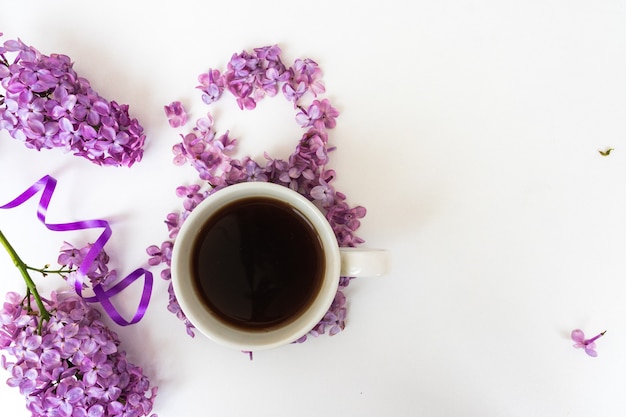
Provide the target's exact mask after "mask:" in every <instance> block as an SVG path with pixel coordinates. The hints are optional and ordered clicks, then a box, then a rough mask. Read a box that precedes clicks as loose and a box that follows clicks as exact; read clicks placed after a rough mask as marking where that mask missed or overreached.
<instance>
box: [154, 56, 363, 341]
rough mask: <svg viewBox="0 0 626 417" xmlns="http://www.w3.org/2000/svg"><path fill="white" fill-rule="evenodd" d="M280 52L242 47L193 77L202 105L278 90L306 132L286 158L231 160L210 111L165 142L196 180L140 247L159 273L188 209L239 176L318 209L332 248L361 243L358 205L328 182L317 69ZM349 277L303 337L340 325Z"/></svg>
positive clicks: (253, 100)
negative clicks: (161, 235) (153, 238)
mask: <svg viewBox="0 0 626 417" xmlns="http://www.w3.org/2000/svg"><path fill="white" fill-rule="evenodd" d="M280 54H281V50H280V48H279V47H278V46H276V45H272V46H266V47H263V48H256V49H254V51H253V52H248V51H243V52H241V53H239V54H234V55H232V57H231V59H230V61H229V62H228V64H227V68H226V71H224V72H223V73H221V72H220V71H218V70H215V69H210V70H208V71H207V72H206V73H204V74H201V75H200V76H199V77H198V80H199V82H200V85H199V86H198V87H197V88H198V89H200V90H201V91H202V100H203V101H204V102H205V103H206V104H211V103H213V102H215V101H217V100H219V99H220V97H221V96H222V94H223V92H224V91H228V92H230V93H231V94H233V95H234V96H235V98H236V101H237V104H238V106H239V108H240V109H242V110H252V109H254V108H255V107H256V104H257V103H258V102H259V101H260V100H262V99H263V98H265V97H273V96H275V95H277V94H278V93H279V92H282V93H283V95H284V97H285V98H286V99H287V100H288V101H290V102H292V103H293V106H294V109H296V111H297V114H296V116H295V121H296V123H298V124H299V125H300V126H301V127H302V128H303V129H305V131H304V133H303V135H302V137H301V138H300V140H299V141H298V142H297V144H296V147H295V150H294V152H293V153H292V154H291V155H289V156H288V157H287V158H286V159H275V158H272V157H271V156H270V155H268V154H267V153H266V154H265V155H264V157H265V158H264V159H265V160H264V161H260V162H259V161H255V160H253V159H252V158H251V157H249V156H245V157H243V158H241V159H238V158H235V156H234V151H235V147H236V140H235V139H233V138H231V137H230V136H229V132H228V131H227V132H225V133H223V134H218V132H217V131H216V130H215V127H214V123H213V117H212V116H211V114H210V113H209V114H207V116H206V117H203V118H200V119H198V121H197V122H196V126H195V127H194V128H193V129H192V130H191V131H190V132H189V133H187V134H184V135H181V138H182V140H181V141H180V142H179V143H177V144H175V145H174V146H173V148H172V150H173V153H174V164H176V165H178V166H181V165H184V164H186V163H188V164H190V165H191V166H192V167H194V168H195V169H196V171H197V173H198V177H199V179H200V180H201V185H195V186H181V187H178V188H177V190H176V194H177V195H178V197H180V198H182V199H183V204H182V205H183V210H182V211H181V212H179V213H170V214H168V215H167V218H166V220H165V224H166V226H167V229H168V232H169V238H170V239H169V240H166V241H165V242H163V243H162V244H161V245H158V246H157V245H151V246H150V247H148V248H147V250H146V251H147V254H148V255H149V257H150V258H149V261H148V262H149V264H150V265H153V266H157V265H163V266H164V269H163V270H162V272H161V277H162V278H163V279H165V280H168V281H170V280H171V272H170V267H171V252H172V247H173V246H174V245H175V240H176V235H177V233H178V230H179V229H180V227H181V225H182V224H183V223H184V221H185V219H186V218H187V217H188V216H189V213H190V212H191V211H192V210H193V209H194V208H195V207H196V206H197V204H198V203H199V202H200V201H202V200H203V199H205V198H207V197H209V196H210V195H211V194H212V193H213V192H215V191H216V190H218V189H220V188H223V187H226V186H229V185H232V184H236V183H239V182H244V181H270V182H273V183H276V184H281V185H283V186H286V187H289V188H291V189H293V190H295V191H297V192H299V193H300V194H302V195H304V196H305V197H307V198H308V199H309V200H311V201H313V202H315V203H316V204H317V205H318V207H320V209H321V210H322V211H323V212H324V213H325V215H326V218H327V219H328V222H329V223H330V225H331V227H332V228H333V230H334V232H335V235H336V237H337V241H338V243H339V246H351V247H352V246H356V245H358V244H360V243H362V242H363V239H361V238H359V237H358V236H356V235H355V232H356V230H357V229H358V228H359V226H360V219H362V218H363V217H364V216H365V214H366V210H365V208H364V207H362V206H356V207H351V206H349V205H348V203H347V202H346V196H345V195H344V194H343V193H341V192H338V191H337V190H335V188H334V185H333V181H334V180H335V178H336V174H335V171H334V170H332V169H329V168H328V167H327V164H328V161H329V156H328V155H329V152H331V151H332V150H333V149H334V147H332V146H329V144H328V133H327V130H328V129H332V128H334V127H335V125H336V118H337V116H338V115H339V112H338V111H337V110H336V109H335V108H334V107H333V106H332V105H331V103H330V101H329V100H328V99H317V97H318V95H320V94H322V93H324V92H325V87H324V83H323V81H322V71H321V69H320V67H319V66H318V64H317V63H316V62H315V61H313V60H311V59H297V60H295V62H294V64H293V65H292V66H291V67H287V66H286V65H285V64H284V63H283V62H282V60H281V56H280ZM311 96H312V97H313V98H314V99H313V100H312V102H311V103H310V104H308V105H307V104H305V103H304V102H303V101H304V100H305V99H306V98H307V97H311ZM351 279H352V278H351V277H340V281H339V282H340V283H339V288H338V291H337V294H336V296H335V299H334V301H333V303H332V305H331V307H330V308H329V311H328V312H327V314H326V315H325V316H324V318H323V319H322V320H321V321H320V322H319V323H318V324H317V325H316V326H315V327H314V328H313V329H311V331H310V332H309V333H308V335H310V336H318V335H320V334H325V333H328V334H329V335H331V336H332V335H335V334H337V333H339V332H340V331H342V330H343V329H344V327H345V319H346V313H347V309H346V297H345V295H344V294H343V292H342V291H343V289H344V288H345V287H347V286H348V285H349V283H350V281H351ZM168 291H169V304H168V310H169V311H171V312H172V313H174V314H175V315H176V316H177V317H178V318H179V319H180V320H182V321H183V322H184V323H185V326H186V330H187V333H188V334H189V335H191V336H193V335H194V333H193V330H194V328H193V325H192V324H191V323H190V322H189V320H188V319H187V318H186V317H185V314H184V312H183V311H182V310H181V308H180V305H179V304H178V301H177V300H176V297H175V295H174V292H173V289H172V283H171V281H170V283H169V289H168ZM306 338H307V335H305V336H303V337H301V338H300V339H299V340H297V341H296V342H298V343H300V342H304V341H305V340H306Z"/></svg>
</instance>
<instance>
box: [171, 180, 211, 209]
mask: <svg viewBox="0 0 626 417" xmlns="http://www.w3.org/2000/svg"><path fill="white" fill-rule="evenodd" d="M199 191H200V186H199V185H198V184H193V185H190V186H183V185H181V186H180V187H178V188H176V195H177V196H178V197H183V198H184V201H183V207H184V208H185V210H189V211H191V210H193V209H194V208H195V207H196V206H197V205H198V204H200V203H201V202H202V200H204V199H205V198H206V193H205V192H199Z"/></svg>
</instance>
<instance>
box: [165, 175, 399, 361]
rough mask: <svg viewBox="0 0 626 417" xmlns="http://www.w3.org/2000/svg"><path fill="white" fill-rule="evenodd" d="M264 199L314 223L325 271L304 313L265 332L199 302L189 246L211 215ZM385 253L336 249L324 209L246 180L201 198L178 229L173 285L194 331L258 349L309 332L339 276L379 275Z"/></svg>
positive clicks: (229, 344) (279, 187)
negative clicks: (232, 320) (233, 205)
mask: <svg viewBox="0 0 626 417" xmlns="http://www.w3.org/2000/svg"><path fill="white" fill-rule="evenodd" d="M252 197H263V198H270V199H274V200H278V201H280V202H282V203H286V204H288V205H289V206H291V207H292V208H293V209H295V210H297V211H298V212H299V213H300V214H301V215H302V216H304V217H305V218H306V219H307V220H308V222H310V224H311V225H312V226H313V228H314V229H315V231H316V232H317V235H318V237H319V240H320V242H321V246H322V252H323V257H324V260H325V262H324V264H325V265H324V267H325V269H324V272H323V277H322V280H321V288H320V289H319V291H318V292H317V296H316V297H315V298H314V300H313V301H312V302H311V303H310V304H309V306H308V307H307V308H306V310H305V311H304V312H303V313H300V314H299V315H298V317H296V318H295V319H293V320H291V321H289V322H287V323H285V325H284V326H279V327H277V328H271V329H267V330H258V329H255V330H250V329H242V328H240V327H237V326H233V325H230V324H229V323H227V322H225V321H224V320H222V319H220V318H219V317H218V316H217V315H216V314H215V313H214V312H213V311H212V310H211V309H210V308H209V307H208V306H207V305H206V303H205V302H203V300H202V296H200V295H199V293H198V291H197V290H196V287H195V284H194V282H193V278H192V277H193V274H194V272H193V254H192V252H193V246H194V244H195V242H196V239H197V237H198V234H199V233H200V232H201V231H202V230H203V225H204V224H205V223H206V222H207V220H208V219H210V218H211V216H212V215H213V214H214V213H216V212H217V211H219V210H220V209H222V208H224V207H225V206H227V205H231V203H233V202H235V201H237V200H243V199H248V198H252ZM387 264H388V254H387V252H386V251H384V250H379V249H360V248H339V246H338V244H337V239H336V238H335V234H334V232H333V230H332V228H331V226H330V224H329V223H328V221H327V220H326V218H325V217H324V215H323V213H322V212H321V211H320V210H319V209H318V208H317V207H316V206H315V205H314V204H313V203H312V202H310V201H309V200H307V199H306V198H305V197H303V196H302V195H300V194H299V193H297V192H295V191H293V190H291V189H289V188H288V187H284V186H282V185H277V184H273V183H267V182H245V183H241V184H235V185H231V186H228V187H226V188H223V189H221V190H218V191H216V192H215V193H213V194H212V195H210V196H209V197H208V198H206V199H205V200H204V201H203V202H201V203H200V204H199V205H198V206H197V207H196V208H195V209H194V210H193V211H192V212H191V214H190V215H189V217H188V218H187V219H186V220H185V222H184V224H183V226H182V227H181V229H180V231H179V233H178V236H177V238H176V242H175V244H174V249H173V254H172V283H173V287H174V293H175V295H176V298H177V300H178V303H179V304H180V306H181V309H182V310H183V312H184V313H185V315H186V316H187V318H188V319H189V321H190V322H191V323H192V324H193V325H194V326H195V327H196V329H197V330H198V331H200V332H201V333H202V334H204V335H205V336H207V337H208V338H210V339H211V340H213V341H215V342H216V343H219V344H221V345H224V346H227V347H230V348H234V349H238V350H243V351H259V350H264V349H270V348H275V347H278V346H281V345H285V344H289V343H292V342H294V341H295V340H297V339H299V338H300V337H302V336H303V335H305V334H306V333H308V332H309V331H310V330H311V329H313V327H314V326H315V325H316V324H318V323H319V321H320V320H321V319H322V318H323V317H324V315H325V314H326V312H327V311H328V309H329V308H330V305H331V303H332V301H333V299H334V297H335V294H336V292H337V289H338V286H339V277H340V276H350V277H364V276H372V277H374V276H380V275H383V274H384V273H385V272H386V270H387V266H388V265H387Z"/></svg>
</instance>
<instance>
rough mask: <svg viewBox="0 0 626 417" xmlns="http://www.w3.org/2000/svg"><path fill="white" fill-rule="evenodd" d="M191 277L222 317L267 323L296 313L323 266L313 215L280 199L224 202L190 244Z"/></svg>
mask: <svg viewBox="0 0 626 417" xmlns="http://www.w3.org/2000/svg"><path fill="white" fill-rule="evenodd" d="M192 250H193V254H192V262H193V268H194V285H195V288H196V291H197V292H198V293H199V294H200V295H201V297H202V298H203V299H204V302H205V304H206V306H207V307H208V308H209V309H210V310H211V311H212V312H213V313H214V314H215V315H216V316H217V317H219V318H220V319H221V320H222V321H224V322H227V323H229V324H231V325H234V326H236V327H240V328H244V329H246V330H254V329H257V330H266V329H271V328H273V327H277V326H280V325H283V324H285V323H287V322H289V321H292V320H293V319H295V318H297V317H298V316H299V315H300V314H301V313H302V312H303V311H304V310H305V309H306V308H307V307H308V306H309V305H310V303H311V302H312V301H313V299H314V298H315V296H316V295H317V292H318V291H319V288H320V287H321V281H322V277H323V274H324V268H325V261H324V256H323V252H322V246H321V242H320V240H319V237H318V236H317V233H316V232H315V230H314V229H313V226H312V225H311V224H310V222H309V221H308V220H307V219H306V218H305V217H303V216H302V214H301V213H300V212H299V211H297V210H296V209H294V208H293V207H291V206H290V205H288V204H285V203H283V202H281V201H277V200H273V199H270V198H266V197H249V198H245V199H242V200H238V201H235V202H233V203H230V204H229V205H227V206H225V207H223V208H221V209H220V210H218V212H216V213H215V214H214V215H212V216H211V218H210V219H208V220H207V221H206V223H205V224H204V225H203V226H202V230H201V232H200V234H199V235H198V238H196V241H195V242H194V245H193V249H192Z"/></svg>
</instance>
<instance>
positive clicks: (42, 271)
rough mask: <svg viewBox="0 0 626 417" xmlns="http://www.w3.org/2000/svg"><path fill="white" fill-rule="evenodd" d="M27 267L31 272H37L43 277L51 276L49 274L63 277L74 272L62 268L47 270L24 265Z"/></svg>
mask: <svg viewBox="0 0 626 417" xmlns="http://www.w3.org/2000/svg"><path fill="white" fill-rule="evenodd" d="M24 266H25V267H26V269H28V270H29V271H35V272H39V273H40V274H42V275H49V274H58V275H63V274H69V273H71V272H74V270H73V269H69V268H68V269H65V268H61V269H46V268H35V267H32V266H28V265H24Z"/></svg>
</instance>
